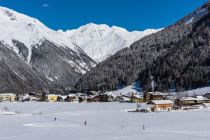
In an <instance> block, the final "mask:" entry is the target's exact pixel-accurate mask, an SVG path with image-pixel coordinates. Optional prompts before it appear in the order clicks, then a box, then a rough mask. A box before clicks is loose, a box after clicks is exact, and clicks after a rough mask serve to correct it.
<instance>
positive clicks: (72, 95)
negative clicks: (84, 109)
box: [68, 94, 76, 97]
mask: <svg viewBox="0 0 210 140" xmlns="http://www.w3.org/2000/svg"><path fill="white" fill-rule="evenodd" d="M68 96H69V97H75V96H76V94H69V95H68Z"/></svg>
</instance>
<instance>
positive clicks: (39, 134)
mask: <svg viewBox="0 0 210 140" xmlns="http://www.w3.org/2000/svg"><path fill="white" fill-rule="evenodd" d="M5 106H6V107H7V108H9V109H10V110H11V111H17V112H19V113H18V114H16V115H0V132H1V133H0V140H14V139H15V140H29V139H30V140H46V139H49V140H58V139H60V140H68V139H72V140H137V139H138V140H166V139H170V140H177V139H179V140H209V139H210V121H209V116H210V110H198V111H183V112H160V113H129V112H126V111H125V110H128V109H132V108H135V106H136V104H124V103H123V104H121V103H91V104H86V103H82V104H73V103H47V102H46V103H33V102H27V103H0V108H4V107H5ZM55 118H56V120H55ZM85 121H86V122H87V125H86V126H85V125H84V122H85ZM143 126H144V128H145V129H144V130H143Z"/></svg>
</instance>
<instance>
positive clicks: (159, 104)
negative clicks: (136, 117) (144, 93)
mask: <svg viewBox="0 0 210 140" xmlns="http://www.w3.org/2000/svg"><path fill="white" fill-rule="evenodd" d="M147 105H150V108H151V111H170V110H172V108H173V105H174V103H173V102H172V101H171V100H151V101H149V102H148V103H147Z"/></svg>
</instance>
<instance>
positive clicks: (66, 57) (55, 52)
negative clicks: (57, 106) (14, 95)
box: [0, 7, 95, 92]
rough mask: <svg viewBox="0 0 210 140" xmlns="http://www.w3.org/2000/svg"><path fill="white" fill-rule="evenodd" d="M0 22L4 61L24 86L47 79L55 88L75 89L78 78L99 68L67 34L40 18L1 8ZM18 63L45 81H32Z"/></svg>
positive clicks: (2, 57)
mask: <svg viewBox="0 0 210 140" xmlns="http://www.w3.org/2000/svg"><path fill="white" fill-rule="evenodd" d="M0 19H1V20H0V53H2V54H4V55H2V56H0V61H2V65H7V66H6V68H7V69H8V70H7V71H9V70H10V71H11V72H13V77H17V78H18V79H20V81H22V82H23V83H27V84H28V83H32V82H29V81H36V82H39V80H38V79H41V78H43V77H45V78H46V79H47V80H49V81H50V82H52V83H53V84H51V85H56V86H57V85H62V86H64V87H73V86H74V83H75V82H76V81H77V80H78V78H80V76H81V75H82V74H84V73H85V72H87V71H88V70H90V69H91V68H92V67H93V66H94V65H95V62H94V61H93V60H92V59H91V58H90V57H89V56H88V55H86V53H85V52H84V51H83V50H82V49H81V48H79V47H78V46H77V45H74V44H73V43H72V42H71V40H69V39H68V38H67V37H65V35H64V34H63V33H60V32H57V31H54V30H51V29H49V28H48V27H46V26H45V25H44V24H42V23H41V22H40V21H39V20H37V19H34V18H31V17H29V16H26V15H24V14H20V13H18V12H15V11H13V10H10V9H8V8H4V7H0ZM5 52H7V53H8V55H5V54H6V53H5ZM11 54H13V55H11ZM17 62H18V64H19V65H18V66H21V65H24V68H25V71H27V72H29V71H31V72H30V73H32V71H33V72H34V71H35V72H36V76H37V77H41V78H37V79H36V80H34V79H30V77H29V76H28V75H26V74H27V73H24V72H23V69H22V68H21V67H18V66H17V65H16V64H17ZM27 65H28V66H27ZM3 74H5V73H3ZM7 75H8V74H7ZM8 76H9V75H8ZM31 77H33V76H31ZM47 80H45V81H47ZM9 83H10V82H9ZM19 83H21V82H19ZM40 83H41V82H40ZM1 84H2V85H3V84H5V83H4V82H1V83H0V86H1ZM23 85H24V84H23ZM31 85H32V84H31ZM22 87H23V89H24V86H21V88H22ZM17 88H20V87H17ZM25 89H26V88H25ZM16 90H17V89H16ZM21 91H22V90H21ZM5 92H6V91H5ZM10 92H11V91H10ZM13 92H14V91H13Z"/></svg>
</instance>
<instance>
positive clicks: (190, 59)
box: [76, 3, 210, 92]
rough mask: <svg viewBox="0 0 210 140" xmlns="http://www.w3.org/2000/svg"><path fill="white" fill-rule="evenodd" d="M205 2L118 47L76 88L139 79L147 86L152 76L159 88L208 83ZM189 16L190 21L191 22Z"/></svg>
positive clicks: (106, 86)
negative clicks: (118, 48)
mask: <svg viewBox="0 0 210 140" xmlns="http://www.w3.org/2000/svg"><path fill="white" fill-rule="evenodd" d="M208 6H209V4H208V3H206V4H205V5H204V6H202V7H201V8H199V9H197V10H196V11H194V12H193V13H191V14H189V15H188V16H186V17H184V18H183V19H181V20H180V21H178V22H177V23H175V24H174V25H172V26H169V27H167V28H166V29H164V30H162V31H160V32H158V33H156V34H152V35H149V36H147V37H145V38H143V39H141V40H139V41H137V42H135V43H134V44H132V45H131V47H130V48H126V49H124V50H121V51H120V52H118V53H117V54H115V55H114V56H112V57H110V58H108V59H107V60H106V61H104V62H102V63H100V64H99V65H98V66H97V67H96V68H94V69H93V70H91V71H90V72H88V73H87V74H86V75H84V76H83V77H82V78H81V79H80V80H79V81H78V83H77V85H76V89H78V91H84V92H85V91H88V90H102V91H103V90H114V89H117V88H118V87H121V86H126V85H129V84H132V83H133V82H135V81H137V80H139V79H140V81H141V83H142V85H143V87H144V89H145V90H149V87H150V78H149V77H150V76H151V75H152V76H154V78H155V81H156V84H157V87H156V88H157V89H158V90H160V91H165V90H168V89H170V88H171V87H172V85H173V86H174V87H176V89H177V90H182V89H188V88H196V87H200V86H205V85H207V84H208V75H209V70H208V69H209V68H208V63H209V62H208V59H209V58H210V57H209V49H210V48H209V26H210V24H209V14H208V13H209V10H208ZM191 19H193V21H192V22H191Z"/></svg>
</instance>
